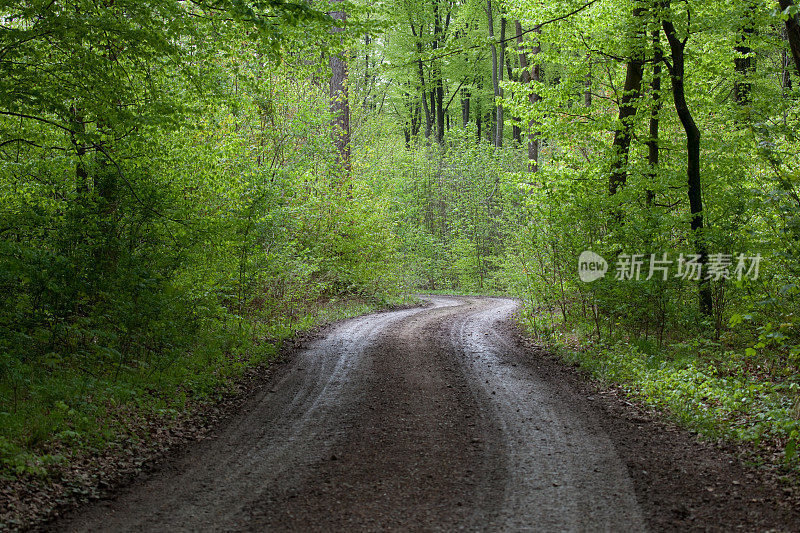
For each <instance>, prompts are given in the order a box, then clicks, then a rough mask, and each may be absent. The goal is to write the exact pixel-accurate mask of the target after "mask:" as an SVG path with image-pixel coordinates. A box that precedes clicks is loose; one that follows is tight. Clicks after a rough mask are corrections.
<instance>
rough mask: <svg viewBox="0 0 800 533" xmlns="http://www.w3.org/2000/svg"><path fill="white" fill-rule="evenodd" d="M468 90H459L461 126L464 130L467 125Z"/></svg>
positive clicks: (465, 88)
mask: <svg viewBox="0 0 800 533" xmlns="http://www.w3.org/2000/svg"><path fill="white" fill-rule="evenodd" d="M469 97H470V94H469V88H467V87H464V88H462V89H461V124H462V125H463V126H464V127H465V128H466V127H467V124H469Z"/></svg>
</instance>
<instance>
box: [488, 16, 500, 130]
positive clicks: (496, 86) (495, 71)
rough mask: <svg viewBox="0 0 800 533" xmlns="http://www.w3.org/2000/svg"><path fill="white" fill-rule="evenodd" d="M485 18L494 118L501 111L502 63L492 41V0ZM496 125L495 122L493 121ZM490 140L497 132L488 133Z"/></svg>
mask: <svg viewBox="0 0 800 533" xmlns="http://www.w3.org/2000/svg"><path fill="white" fill-rule="evenodd" d="M486 19H487V21H488V23H489V40H490V41H491V44H490V47H491V50H492V89H493V94H494V110H495V116H496V118H500V116H501V113H502V111H501V110H500V108H499V107H500V106H498V105H497V104H498V102H497V99H498V98H499V97H500V78H499V73H500V72H502V68H503V65H502V63H500V62H499V61H498V57H497V45H496V44H495V41H494V8H493V7H492V0H486ZM495 125H497V122H495ZM489 139H490V141H491V142H492V143H493V144H494V145H495V146H498V144H497V132H496V131H495V132H494V135H490V138H489Z"/></svg>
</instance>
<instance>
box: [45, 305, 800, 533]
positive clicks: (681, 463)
mask: <svg viewBox="0 0 800 533" xmlns="http://www.w3.org/2000/svg"><path fill="white" fill-rule="evenodd" d="M426 300H428V302H429V304H430V305H429V306H428V307H426V308H418V309H409V310H402V311H391V312H386V313H379V314H373V315H368V316H364V317H360V318H356V319H353V320H348V321H344V322H340V323H338V324H335V325H333V326H331V327H329V328H327V329H326V330H325V331H324V332H323V334H321V335H320V336H318V338H317V339H316V340H314V341H313V342H311V343H310V344H309V345H308V346H307V347H305V348H302V349H299V350H297V351H296V352H295V353H293V354H292V355H291V356H290V357H289V359H288V361H287V362H285V363H284V364H282V365H279V366H278V368H277V371H276V372H275V373H273V375H272V376H271V377H270V378H268V380H267V382H265V383H264V385H263V387H261V388H260V392H258V393H257V394H256V395H254V396H253V397H252V398H250V399H249V400H248V401H247V402H246V403H245V404H244V406H243V407H242V408H241V409H240V410H239V412H238V413H236V414H235V415H234V416H233V417H232V418H231V419H230V420H228V421H227V422H225V423H223V424H222V425H221V427H219V428H218V430H217V433H216V435H215V436H214V437H213V438H211V439H208V440H206V441H202V442H199V443H194V444H192V445H190V446H187V448H186V450H184V451H183V452H181V453H180V454H178V455H177V456H175V457H174V458H173V459H171V460H169V461H167V462H166V464H164V465H163V466H162V467H161V468H160V469H158V470H157V471H155V472H154V473H152V474H149V475H147V476H144V477H143V478H142V479H140V480H138V481H136V482H135V483H133V484H132V485H130V486H129V487H126V488H123V489H121V490H120V491H118V492H117V494H115V495H114V497H113V498H110V499H108V500H105V501H101V502H97V503H95V504H93V505H91V506H89V507H88V508H86V509H83V510H81V511H79V512H77V513H75V514H73V515H72V516H70V517H67V518H66V519H64V520H62V521H60V522H55V523H53V524H50V526H49V528H51V529H52V530H58V531H65V530H66V531H264V530H296V531H331V530H353V529H355V530H383V529H404V530H408V529H411V530H420V529H424V530H448V531H450V530H455V529H467V530H512V531H518V530H534V531H589V530H590V531H640V530H645V529H648V528H649V529H657V530H668V529H674V530H686V529H713V530H731V529H734V528H736V527H737V526H738V527H745V528H746V529H748V530H752V529H769V528H775V529H777V530H787V531H788V530H793V529H796V526H797V524H800V521H799V520H798V518H797V516H796V514H797V513H790V511H788V510H786V509H780V508H779V507H778V506H777V505H774V503H773V502H775V501H777V499H778V498H779V496H775V495H774V494H773V493H774V492H775V489H774V487H773V488H769V487H762V486H761V485H758V484H754V483H748V476H749V475H750V474H748V472H747V471H745V470H744V469H742V468H741V467H739V466H738V465H737V463H736V462H735V461H732V460H730V459H729V458H727V457H725V456H721V452H720V451H719V450H715V449H712V448H710V447H708V446H704V445H700V444H697V443H695V442H694V441H693V440H692V439H691V437H690V436H689V435H688V434H686V433H684V432H682V431H679V430H676V429H674V428H669V427H667V426H664V425H663V424H660V423H657V422H654V421H652V420H650V419H648V418H647V417H643V415H641V414H640V413H638V412H637V411H635V410H634V409H633V408H630V407H628V405H629V404H626V402H624V401H622V400H620V399H618V398H617V397H616V396H614V395H605V394H601V393H598V392H597V390H596V389H595V388H594V387H593V386H591V385H590V384H587V383H586V382H585V381H584V380H583V379H582V378H581V377H580V376H578V375H577V374H576V373H575V372H574V371H572V370H571V369H568V368H566V367H564V366H563V365H562V364H560V363H558V362H557V361H554V360H553V359H552V358H550V357H548V356H546V355H545V354H543V353H542V352H541V351H539V350H537V349H535V348H530V347H526V346H524V344H523V343H522V342H521V340H520V338H519V336H518V335H517V334H516V331H515V329H514V327H513V325H512V323H511V320H510V318H511V316H512V314H513V313H514V311H515V310H516V308H517V304H516V302H515V301H513V300H509V299H502V298H470V297H426ZM715 491H716V492H715ZM789 524H793V525H791V527H790V526H789Z"/></svg>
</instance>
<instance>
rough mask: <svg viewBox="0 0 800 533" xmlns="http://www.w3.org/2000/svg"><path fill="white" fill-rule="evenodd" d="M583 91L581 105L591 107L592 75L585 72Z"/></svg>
mask: <svg viewBox="0 0 800 533" xmlns="http://www.w3.org/2000/svg"><path fill="white" fill-rule="evenodd" d="M584 88H585V89H584V91H583V105H584V107H592V75H591V74H587V75H586V79H585V80H584Z"/></svg>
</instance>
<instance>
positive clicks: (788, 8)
mask: <svg viewBox="0 0 800 533" xmlns="http://www.w3.org/2000/svg"><path fill="white" fill-rule="evenodd" d="M778 4H779V5H780V7H781V11H782V12H783V16H784V19H785V23H786V39H787V40H788V41H789V48H790V49H791V51H792V58H793V59H794V66H795V68H796V69H797V74H798V76H800V25H798V23H797V16H798V15H797V7H796V6H795V4H794V2H793V1H792V0H778Z"/></svg>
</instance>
